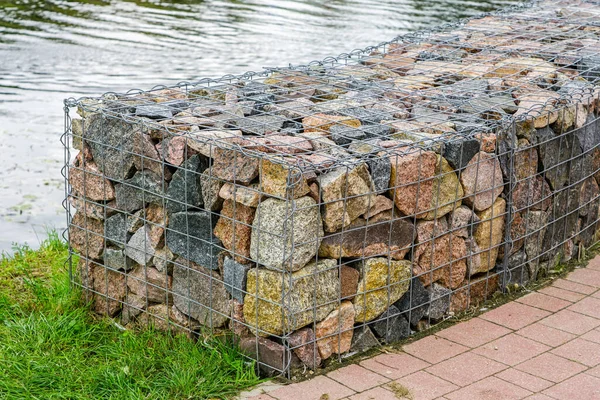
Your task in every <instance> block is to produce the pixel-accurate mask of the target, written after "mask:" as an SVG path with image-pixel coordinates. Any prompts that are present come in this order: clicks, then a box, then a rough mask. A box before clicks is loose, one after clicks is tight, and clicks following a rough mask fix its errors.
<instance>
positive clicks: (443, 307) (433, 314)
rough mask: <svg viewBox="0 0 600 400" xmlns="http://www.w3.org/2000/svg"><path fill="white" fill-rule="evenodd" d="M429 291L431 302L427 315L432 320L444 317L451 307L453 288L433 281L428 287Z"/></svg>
mask: <svg viewBox="0 0 600 400" xmlns="http://www.w3.org/2000/svg"><path fill="white" fill-rule="evenodd" d="M427 291H428V292H429V297H430V298H431V302H430V303H429V308H428V309H427V312H426V313H425V315H426V316H428V317H429V318H431V319H432V320H439V319H442V318H443V317H444V315H446V312H447V311H448V308H450V296H451V295H452V290H451V289H448V288H446V287H444V286H442V285H438V284H437V283H433V284H431V286H429V287H428V288H427Z"/></svg>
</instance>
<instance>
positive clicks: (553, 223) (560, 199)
mask: <svg viewBox="0 0 600 400" xmlns="http://www.w3.org/2000/svg"><path fill="white" fill-rule="evenodd" d="M579 193H580V192H579V185H576V186H572V187H568V188H563V189H562V190H559V191H555V192H554V194H553V205H552V207H551V209H550V210H549V211H548V212H549V214H550V215H549V219H548V224H547V226H546V233H545V235H544V240H543V251H542V256H541V260H543V261H546V260H550V259H551V258H553V257H554V256H555V255H556V254H557V252H560V251H561V248H562V247H563V246H562V245H563V244H564V243H565V242H566V240H568V239H569V238H571V237H574V236H575V235H576V233H577V225H578V222H579V212H578V209H579ZM563 255H564V254H563ZM563 261H564V260H563Z"/></svg>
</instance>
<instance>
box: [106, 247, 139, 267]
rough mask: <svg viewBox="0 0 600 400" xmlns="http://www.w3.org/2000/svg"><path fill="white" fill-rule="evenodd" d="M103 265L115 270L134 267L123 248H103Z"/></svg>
mask: <svg viewBox="0 0 600 400" xmlns="http://www.w3.org/2000/svg"><path fill="white" fill-rule="evenodd" d="M103 257H104V266H105V267H107V268H111V269H115V270H123V271H127V270H129V269H131V268H133V267H134V265H135V264H134V263H133V262H132V261H131V260H130V259H128V258H127V257H126V256H125V252H124V251H123V250H116V249H109V248H107V249H104V254H103Z"/></svg>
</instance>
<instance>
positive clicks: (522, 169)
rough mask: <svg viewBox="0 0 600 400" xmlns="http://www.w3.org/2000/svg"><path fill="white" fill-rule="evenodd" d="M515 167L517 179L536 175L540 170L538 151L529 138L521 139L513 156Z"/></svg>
mask: <svg viewBox="0 0 600 400" xmlns="http://www.w3.org/2000/svg"><path fill="white" fill-rule="evenodd" d="M513 167H514V171H515V175H516V177H517V180H522V179H526V178H529V177H531V176H534V175H536V174H537V170H538V152H537V150H536V149H535V148H533V147H531V144H530V143H529V141H528V140H527V139H519V145H518V148H517V151H516V152H515V156H514V157H513Z"/></svg>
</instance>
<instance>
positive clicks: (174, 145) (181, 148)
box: [156, 136, 191, 167]
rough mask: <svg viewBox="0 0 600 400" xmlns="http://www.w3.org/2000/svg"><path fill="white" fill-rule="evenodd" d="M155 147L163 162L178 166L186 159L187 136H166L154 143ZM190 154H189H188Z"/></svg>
mask: <svg viewBox="0 0 600 400" xmlns="http://www.w3.org/2000/svg"><path fill="white" fill-rule="evenodd" d="M156 149H157V150H158V152H159V153H160V154H162V156H163V158H164V160H165V162H168V163H169V164H171V165H174V166H176V167H179V166H180V165H181V164H183V162H184V161H185V160H186V157H187V155H188V153H187V138H186V137H184V136H173V137H171V138H166V139H165V140H163V141H162V142H161V143H159V144H157V145H156ZM190 155H191V154H190Z"/></svg>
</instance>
